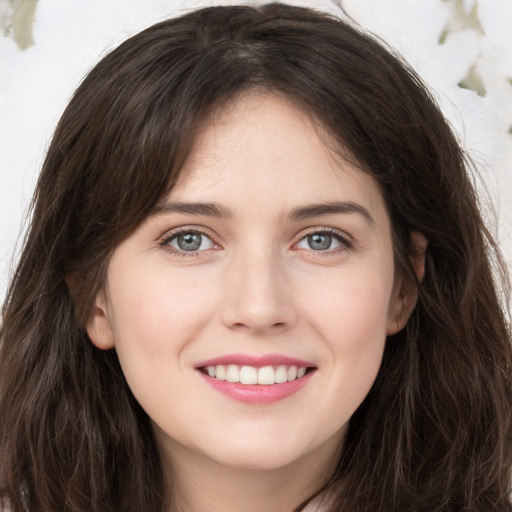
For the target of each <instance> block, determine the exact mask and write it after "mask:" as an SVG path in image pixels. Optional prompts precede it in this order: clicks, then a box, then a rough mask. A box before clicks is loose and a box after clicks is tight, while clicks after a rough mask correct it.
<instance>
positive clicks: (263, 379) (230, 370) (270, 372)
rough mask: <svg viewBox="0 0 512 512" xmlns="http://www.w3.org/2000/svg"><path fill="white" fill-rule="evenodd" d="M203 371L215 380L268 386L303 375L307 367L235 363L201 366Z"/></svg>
mask: <svg viewBox="0 0 512 512" xmlns="http://www.w3.org/2000/svg"><path fill="white" fill-rule="evenodd" d="M201 371H203V373H207V374H208V375H209V376H210V377H212V378H214V379H217V380H225V381H227V382H239V383H240V384H246V385H250V384H260V385H263V386H270V385H273V384H283V383H285V382H290V381H294V380H297V379H300V378H302V377H304V375H305V374H306V371H307V368H306V367H304V366H302V367H298V366H295V365H289V366H288V365H279V366H263V367H261V368H257V367H255V366H240V365H236V364H230V365H227V366H226V365H222V364H218V365H216V366H207V367H204V368H201Z"/></svg>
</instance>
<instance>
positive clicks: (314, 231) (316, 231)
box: [159, 227, 355, 257]
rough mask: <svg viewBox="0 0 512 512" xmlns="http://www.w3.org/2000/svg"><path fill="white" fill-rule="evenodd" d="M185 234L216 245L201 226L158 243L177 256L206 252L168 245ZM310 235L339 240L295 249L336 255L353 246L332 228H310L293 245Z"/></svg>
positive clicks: (344, 235) (175, 234)
mask: <svg viewBox="0 0 512 512" xmlns="http://www.w3.org/2000/svg"><path fill="white" fill-rule="evenodd" d="M185 234H198V235H202V236H204V237H206V238H208V239H209V240H210V241H211V242H212V244H214V245H215V246H218V244H217V243H216V242H215V241H214V239H213V237H212V236H211V234H210V233H208V232H206V231H205V230H203V229H201V228H196V227H194V228H180V229H178V230H176V231H172V232H171V233H169V234H167V235H166V236H165V237H164V238H163V239H162V240H161V241H160V242H159V245H160V247H162V249H164V251H166V252H168V253H170V254H174V255H178V256H185V257H197V256H200V255H201V253H203V252H206V251H207V250H208V249H203V250H195V251H185V250H179V249H176V248H174V247H172V246H171V245H170V243H171V242H172V241H173V240H174V239H176V238H177V237H179V236H180V235H185ZM312 235H328V236H331V237H332V238H334V239H335V240H336V241H337V242H339V244H340V245H339V247H336V248H334V249H326V250H323V251H315V250H314V249H300V248H299V249H297V250H305V251H307V252H310V253H312V255H315V256H330V255H336V254H339V253H342V252H345V251H349V250H351V249H353V248H354V245H355V244H354V241H353V239H352V238H351V237H349V236H348V235H346V234H341V233H340V232H339V231H337V230H335V229H332V228H311V229H310V230H309V231H307V232H306V233H302V234H301V237H300V239H299V240H298V241H297V242H295V243H294V244H293V245H294V246H297V245H298V244H299V243H300V242H302V241H303V240H304V239H306V238H307V237H309V236H312Z"/></svg>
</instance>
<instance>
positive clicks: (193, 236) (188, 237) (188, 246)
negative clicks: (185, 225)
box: [176, 233, 202, 251]
mask: <svg viewBox="0 0 512 512" xmlns="http://www.w3.org/2000/svg"><path fill="white" fill-rule="evenodd" d="M201 237H202V235H201V234H200V233H185V234H184V235H179V236H178V237H177V239H176V242H177V244H178V247H179V248H180V249H181V250H182V251H197V250H198V249H199V247H201Z"/></svg>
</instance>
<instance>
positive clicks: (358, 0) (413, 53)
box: [0, 0, 512, 301]
mask: <svg viewBox="0 0 512 512" xmlns="http://www.w3.org/2000/svg"><path fill="white" fill-rule="evenodd" d="M220 3H224V4H236V3H240V2H218V1H209V2H207V1H170V0H166V1H165V0H145V1H144V0H0V301H1V298H2V297H3V296H4V293H5V290H6V287H7V282H8V275H9V272H10V270H12V262H13V260H14V259H15V254H16V247H17V249H19V245H20V240H21V239H20V230H21V227H22V219H23V218H24V216H25V214H26V211H27V208H28V205H29V202H30V198H31V195H32V191H33V188H34V185H35V181H36V179H37V174H38V171H39V168H40V166H41V163H42V160H43V157H44V153H45V150H46V148H47V145H48V143H49V140H50V137H51V135H52V132H53V129H54V127H55V125H56V122H57V120H58V118H59V116H60V114H61V113H62V111H63V109H64V108H65V106H66V103H67V101H68V100H69V98H70V96H71V94H72V92H73V90H74V89H75V87H76V86H77V85H78V83H79V82H80V80H81V79H82V78H83V76H84V75H85V74H86V73H87V71H88V70H89V69H90V68H91V67H92V65H94V63H96V62H97V61H98V60H99V58H100V57H101V56H103V55H105V53H106V52H107V51H108V50H109V49H112V48H113V47H115V46H117V45H118V44H119V43H120V42H122V41H123V40H124V39H125V38H127V37H128V36H130V35H131V34H133V33H135V32H138V31H139V30H141V29H143V28H145V27H147V26H149V25H151V24H153V23H155V22H157V21H161V20H163V19H165V18H167V17H169V16H172V15H175V14H179V13H182V12H185V11H186V10H188V9H192V8H194V7H198V6H203V5H216V4H220ZM251 3H252V4H261V3H264V2H258V1H253V2H251ZM287 3H292V4H296V5H307V6H312V7H315V8H322V9H326V10H328V11H330V12H334V13H338V14H341V11H340V9H339V5H337V4H339V3H340V2H331V1H327V0H320V1H312V0H310V1H307V0H303V1H295V0H289V1H288V2H287ZM341 3H342V5H343V7H344V8H345V10H346V12H347V13H348V14H349V15H350V16H351V17H352V18H353V19H354V20H355V21H356V22H357V23H358V24H360V25H361V26H362V27H363V28H364V29H367V30H370V31H372V32H374V33H375V34H377V35H378V36H379V37H381V38H382V39H383V40H384V41H386V42H387V43H388V44H389V45H391V46H392V47H393V48H396V49H397V50H398V51H399V52H400V53H401V54H402V55H403V56H404V57H405V58H406V59H407V60H408V61H409V62H410V63H411V64H412V65H413V67H415V68H416V70H417V71H418V72H419V73H420V75H421V76H422V77H423V79H424V80H425V81H426V82H427V84H429V86H430V87H431V88H432V89H433V91H434V95H435V97H436V99H437V100H438V102H439V104H440V105H441V107H442V109H443V112H444V113H445V115H446V117H447V118H448V119H449V121H450V122H451V124H452V125H453V127H454V128H455V130H456V131H457V132H458V134H459V137H460V139H461V142H462V144H463V145H464V147H465V148H467V150H468V151H469V152H470V154H471V156H472V157H473V158H474V159H475V160H476V162H477V164H478V166H479V168H480V172H481V175H482V177H483V181H484V182H485V184H486V187H487V190H488V192H489V194H490V196H489V197H490V203H491V208H489V209H488V210H487V215H488V220H489V222H490V223H491V229H493V230H494V232H495V233H497V234H498V237H499V240H500V243H501V247H502V250H503V253H504V254H505V258H506V260H507V262H508V263H509V266H511V267H512V44H511V35H512V0H344V1H342V2H341ZM397 94H399V91H397ZM493 212H494V213H493Z"/></svg>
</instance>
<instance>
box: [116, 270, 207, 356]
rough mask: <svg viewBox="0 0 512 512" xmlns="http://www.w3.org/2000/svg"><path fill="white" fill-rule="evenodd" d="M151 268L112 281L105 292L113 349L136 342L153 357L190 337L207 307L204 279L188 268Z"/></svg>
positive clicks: (178, 346) (178, 348)
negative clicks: (109, 305) (113, 285)
mask: <svg viewBox="0 0 512 512" xmlns="http://www.w3.org/2000/svg"><path fill="white" fill-rule="evenodd" d="M170 274H171V273H170V272H169V270H168V269H167V268H166V267H156V268H150V269H145V270H141V269H139V271H138V272H137V273H132V274H131V275H130V277H129V278H127V279H123V280H117V281H115V280H112V281H115V282H117V283H119V284H118V286H117V288H115V289H113V290H112V291H111V297H112V298H111V303H112V304H114V305H115V306H114V308H113V311H112V318H113V327H114V333H115V338H116V348H117V349H118V352H119V351H122V350H123V348H124V346H126V345H129V346H130V349H133V348H135V347H137V346H138V347H139V349H140V350H141V352H143V353H144V354H146V356H149V355H150V354H151V353H154V354H155V356H159V355H161V354H162V353H163V352H176V351H177V350H180V348H181V347H182V346H183V345H184V344H186V343H187V342H188V341H190V339H193V337H194V335H195V333H197V332H198V331H199V330H200V329H201V328H202V326H203V325H204V323H205V322H206V321H207V320H206V318H207V316H208V315H209V314H210V312H211V310H212V309H213V299H214V297H215V294H214V293H212V290H211V289H210V286H209V284H208V280H205V279H204V278H202V277H201V276H194V278H191V276H190V273H188V274H186V275H185V273H180V272H173V273H172V275H170Z"/></svg>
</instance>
